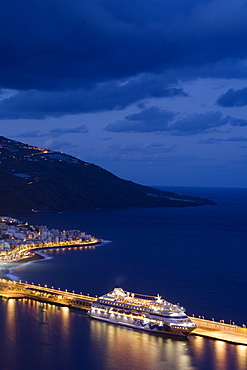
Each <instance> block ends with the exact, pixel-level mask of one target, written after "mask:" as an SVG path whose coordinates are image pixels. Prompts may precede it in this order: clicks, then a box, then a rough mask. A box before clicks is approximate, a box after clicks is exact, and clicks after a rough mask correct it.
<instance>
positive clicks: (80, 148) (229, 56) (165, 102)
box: [0, 0, 247, 187]
mask: <svg viewBox="0 0 247 370" xmlns="http://www.w3.org/2000/svg"><path fill="white" fill-rule="evenodd" d="M246 19H247V1H245V0H228V1H227V2H226V1H225V0H173V1H167V0H152V1H151V0H142V1H140V0H131V1H128V0H125V1H122V0H119V1H115V0H90V1H81V0H70V1H68V0H63V1H59V0H43V1H39V2H37V1H33V0H23V1H22V2H17V1H14V0H9V1H8V2H2V3H1V4H0V30H1V31H0V32H1V39H0V40H1V58H0V88H1V90H0V125H1V133H0V134H1V135H3V136H7V137H9V138H11V139H14V140H19V141H22V142H25V143H29V144H31V145H35V146H40V147H46V148H49V149H52V150H57V151H63V152H65V153H68V154H71V155H74V156H76V157H78V158H80V159H82V160H84V161H88V162H91V163H95V164H98V165H100V166H102V167H104V168H106V169H107V170H109V171H111V172H113V173H114V174H116V175H117V176H119V177H122V178H125V179H128V180H132V181H136V182H139V183H141V184H147V185H168V186H172V185H174V186H180V185H181V186H236V187H246V186H247V169H246V163H247V150H246V149H247V114H246V113H247V47H246V45H247V22H246Z"/></svg>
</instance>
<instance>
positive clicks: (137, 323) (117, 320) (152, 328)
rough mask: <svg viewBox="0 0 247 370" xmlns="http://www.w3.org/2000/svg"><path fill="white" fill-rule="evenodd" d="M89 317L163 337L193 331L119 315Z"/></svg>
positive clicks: (91, 315) (183, 334) (184, 334)
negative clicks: (163, 335)
mask: <svg viewBox="0 0 247 370" xmlns="http://www.w3.org/2000/svg"><path fill="white" fill-rule="evenodd" d="M89 316H90V317H92V318H93V319H97V320H101V321H105V322H109V323H111V324H116V325H123V326H128V327H131V328H134V329H139V330H145V331H149V332H152V333H159V334H165V335H177V336H183V337H186V336H187V335H189V333H190V332H191V331H192V330H193V329H194V328H193V329H190V330H188V329H187V328H176V327H170V326H169V325H167V324H165V323H163V324H161V325H160V324H158V323H155V322H153V323H152V322H148V321H147V320H145V319H143V318H142V319H139V318H133V317H124V316H123V317H119V315H112V314H107V313H106V314H101V315H99V314H92V313H91V312H89Z"/></svg>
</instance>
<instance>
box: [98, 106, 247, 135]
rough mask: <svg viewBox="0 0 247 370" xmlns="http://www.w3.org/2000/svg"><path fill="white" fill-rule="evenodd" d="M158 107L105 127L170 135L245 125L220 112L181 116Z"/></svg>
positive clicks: (198, 132) (118, 130) (246, 123)
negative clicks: (223, 115)
mask: <svg viewBox="0 0 247 370" xmlns="http://www.w3.org/2000/svg"><path fill="white" fill-rule="evenodd" d="M177 116H178V114H177V115H176V114H174V113H172V112H168V111H166V110H164V109H161V108H159V107H152V108H149V109H145V110H143V111H141V112H140V113H135V114H132V115H129V116H126V117H125V119H124V120H121V121H120V120H119V121H116V122H113V123H109V124H108V125H107V126H106V127H105V129H106V130H107V131H111V132H166V133H170V134H172V135H195V134H200V133H203V132H208V131H210V130H214V129H216V128H218V127H221V126H224V125H227V124H229V125H232V126H247V120H243V119H236V118H233V117H230V116H227V117H224V118H223V117H222V114H221V113H220V112H206V113H203V114H202V113H192V114H190V115H187V116H185V117H183V118H178V119H177Z"/></svg>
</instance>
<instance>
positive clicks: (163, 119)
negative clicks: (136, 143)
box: [105, 107, 175, 132]
mask: <svg viewBox="0 0 247 370" xmlns="http://www.w3.org/2000/svg"><path fill="white" fill-rule="evenodd" d="M174 118H175V114H174V113H172V112H168V111H166V110H164V109H160V108H158V107H152V108H148V109H145V110H143V111H141V112H140V113H135V114H131V115H129V116H126V117H125V119H124V120H121V121H120V120H119V121H116V122H113V123H109V124H108V125H107V126H106V127H105V129H106V131H111V132H154V131H169V124H170V123H171V122H172V121H173V119H174Z"/></svg>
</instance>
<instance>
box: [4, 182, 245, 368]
mask: <svg viewBox="0 0 247 370" xmlns="http://www.w3.org/2000/svg"><path fill="white" fill-rule="evenodd" d="M168 190H171V191H175V192H179V193H182V194H189V195H197V196H202V197H207V198H212V199H213V200H215V201H216V202H217V203H218V205H216V206H204V207H185V208H145V209H136V208H133V209H123V210H84V211H70V212H62V213H60V214H46V215H45V214H40V215H31V216H30V215H27V216H26V217H23V219H24V220H26V221H29V222H30V223H31V224H33V225H36V224H38V225H41V224H43V225H44V224H45V225H47V226H48V227H49V228H59V229H80V230H84V231H86V232H87V233H90V234H92V235H94V236H96V237H99V238H102V239H104V240H106V241H109V242H106V243H104V244H103V245H100V246H98V247H96V248H95V249H87V250H85V249H84V250H77V249H71V250H54V251H47V252H46V253H45V254H46V255H47V256H48V257H51V258H48V259H47V260H45V261H36V262H34V263H31V264H27V265H22V266H20V267H18V268H16V269H15V270H14V271H12V273H13V274H14V275H15V276H16V277H19V278H20V279H21V280H24V281H25V280H27V281H28V282H34V283H35V284H38V283H40V284H43V285H45V284H47V285H48V286H54V287H60V288H61V289H68V290H71V291H72V290H74V291H76V292H81V291H82V292H83V293H85V294H87V293H89V294H90V295H100V294H102V293H105V292H107V291H110V290H112V289H113V288H114V287H115V286H121V287H123V288H124V289H126V290H130V291H132V292H139V293H144V294H152V295H155V294H157V293H159V294H161V295H162V296H163V297H165V298H166V299H167V300H168V301H171V302H173V303H178V302H179V303H180V304H182V305H183V306H185V307H186V309H187V313H188V314H189V315H192V314H195V316H199V315H201V316H204V317H205V318H208V319H211V318H214V319H215V320H222V319H224V320H225V321H226V322H230V320H231V321H232V322H233V321H234V322H236V323H237V324H238V325H242V324H247V314H246V303H247V302H246V300H247V299H246V291H247V269H246V260H247V249H246V240H247V228H246V224H247V213H246V209H247V189H222V188H221V189H219V188H218V189H217V188H216V189H214V188H168ZM12 216H15V215H12ZM0 312H1V316H0V320H1V327H2V328H4V329H3V335H2V336H1V348H2V350H3V353H5V355H4V356H2V357H1V359H0V368H1V369H21V370H22V369H24V368H25V369H26V366H27V363H29V364H30V368H31V367H35V368H36V369H37V370H38V369H50V368H54V367H57V368H60V369H106V370H108V369H109V370H113V369H120V370H122V369H127V368H131V369H138V370H139V369H150V370H151V369H171V370H173V369H174V370H178V369H179V370H180V369H182V370H183V369H186V370H187V369H188V370H192V369H201V370H204V369H205V370H206V369H207V370H208V369H215V370H216V369H217V370H218V369H220V370H221V369H222V370H223V369H224V370H225V369H229V370H235V369H239V370H244V369H246V368H247V347H246V346H239V345H232V344H228V343H224V342H220V341H214V340H210V339H205V338H200V337H189V338H188V340H180V339H178V338H169V337H161V336H158V335H152V334H149V333H143V332H139V331H135V330H132V329H128V328H124V327H118V326H115V325H111V324H107V323H103V322H98V321H96V320H90V319H89V318H88V317H87V315H86V314H85V313H81V312H79V311H76V310H71V311H69V310H68V309H66V308H60V309H58V308H56V307H52V306H49V305H47V306H45V307H43V306H42V305H41V304H40V303H35V302H31V301H13V300H10V301H0Z"/></svg>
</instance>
